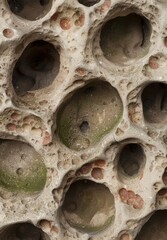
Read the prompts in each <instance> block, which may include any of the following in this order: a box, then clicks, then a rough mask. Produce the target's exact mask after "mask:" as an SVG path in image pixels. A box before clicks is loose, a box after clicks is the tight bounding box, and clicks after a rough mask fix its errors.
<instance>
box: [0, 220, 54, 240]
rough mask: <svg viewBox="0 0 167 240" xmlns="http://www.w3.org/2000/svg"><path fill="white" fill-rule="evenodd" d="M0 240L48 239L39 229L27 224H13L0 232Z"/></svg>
mask: <svg viewBox="0 0 167 240" xmlns="http://www.w3.org/2000/svg"><path fill="white" fill-rule="evenodd" d="M0 238H1V239H12V240H19V239H20V240H30V239H33V240H45V239H46V240H49V237H48V236H47V235H46V234H45V233H44V232H43V231H42V230H41V229H40V228H38V227H36V226H34V225H33V224H31V223H29V222H25V223H15V224H11V225H8V226H6V227H4V228H3V229H2V230H1V232H0Z"/></svg>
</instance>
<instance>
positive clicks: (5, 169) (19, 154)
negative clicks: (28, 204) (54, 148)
mask: <svg viewBox="0 0 167 240" xmlns="http://www.w3.org/2000/svg"><path fill="white" fill-rule="evenodd" d="M45 183H46V167H45V164H44V162H43V160H42V158H41V156H40V155H39V154H38V153H37V152H36V151H35V150H34V149H33V148H32V147H31V146H30V145H28V144H26V143H23V142H19V141H13V140H9V141H2V142H1V144H0V186H1V187H3V188H5V189H6V190H9V191H12V192H39V191H42V190H43V188H44V186H45Z"/></svg>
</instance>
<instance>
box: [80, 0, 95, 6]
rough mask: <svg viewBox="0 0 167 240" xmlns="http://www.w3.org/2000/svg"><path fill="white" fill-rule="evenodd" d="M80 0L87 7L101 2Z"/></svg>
mask: <svg viewBox="0 0 167 240" xmlns="http://www.w3.org/2000/svg"><path fill="white" fill-rule="evenodd" d="M78 2H79V3H80V4H82V5H84V6H86V7H91V6H93V5H95V4H96V3H98V2H100V0H78Z"/></svg>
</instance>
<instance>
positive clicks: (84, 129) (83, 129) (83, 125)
mask: <svg viewBox="0 0 167 240" xmlns="http://www.w3.org/2000/svg"><path fill="white" fill-rule="evenodd" d="M79 128H80V131H81V132H82V133H86V132H87V131H88V130H89V129H90V126H89V123H88V122H87V121H83V122H82V123H81V124H80V126H79Z"/></svg>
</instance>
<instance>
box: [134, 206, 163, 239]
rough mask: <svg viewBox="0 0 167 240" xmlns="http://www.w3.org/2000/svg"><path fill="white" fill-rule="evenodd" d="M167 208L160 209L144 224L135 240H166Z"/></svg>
mask: <svg viewBox="0 0 167 240" xmlns="http://www.w3.org/2000/svg"><path fill="white" fill-rule="evenodd" d="M166 225H167V210H159V211H157V212H155V213H154V214H153V215H152V217H151V218H150V219H149V220H148V221H147V222H146V223H145V224H144V226H143V227H142V229H141V231H140V232H139V234H138V235H137V237H136V238H135V240H148V239H149V240H156V239H158V240H166V236H167V228H166Z"/></svg>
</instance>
